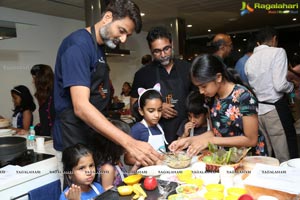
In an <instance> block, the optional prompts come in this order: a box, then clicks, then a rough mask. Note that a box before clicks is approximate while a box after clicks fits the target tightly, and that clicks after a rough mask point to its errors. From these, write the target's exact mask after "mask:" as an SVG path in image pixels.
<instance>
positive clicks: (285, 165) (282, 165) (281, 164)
mask: <svg viewBox="0 0 300 200" xmlns="http://www.w3.org/2000/svg"><path fill="white" fill-rule="evenodd" d="M280 167H289V166H288V165H287V161H285V162H282V163H280Z"/></svg>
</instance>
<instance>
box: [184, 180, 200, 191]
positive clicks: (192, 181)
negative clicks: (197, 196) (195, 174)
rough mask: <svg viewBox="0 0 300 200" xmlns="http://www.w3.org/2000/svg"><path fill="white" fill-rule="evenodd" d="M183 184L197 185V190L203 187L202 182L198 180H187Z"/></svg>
mask: <svg viewBox="0 0 300 200" xmlns="http://www.w3.org/2000/svg"><path fill="white" fill-rule="evenodd" d="M185 183H188V184H194V185H197V186H198V188H199V189H201V188H202V185H203V180H202V179H199V178H191V179H187V180H186V181H185Z"/></svg>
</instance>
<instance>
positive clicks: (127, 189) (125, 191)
mask: <svg viewBox="0 0 300 200" xmlns="http://www.w3.org/2000/svg"><path fill="white" fill-rule="evenodd" d="M117 189H118V192H119V194H120V195H122V196H125V195H131V193H132V192H133V189H132V186H129V185H123V186H119V187H118V188H117Z"/></svg>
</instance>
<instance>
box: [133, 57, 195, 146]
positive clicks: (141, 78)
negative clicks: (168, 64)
mask: <svg viewBox="0 0 300 200" xmlns="http://www.w3.org/2000/svg"><path fill="white" fill-rule="evenodd" d="M190 67H191V64H190V63H188V62H186V61H183V60H178V59H174V65H173V67H172V69H171V71H170V73H168V72H167V71H166V70H165V68H164V67H163V66H162V65H161V64H160V63H159V62H155V61H154V62H152V63H151V64H149V65H147V66H145V67H143V68H141V69H139V70H138V71H137V72H136V73H135V76H134V80H133V84H132V90H131V97H133V98H138V96H139V95H138V92H137V90H138V88H140V87H141V88H145V89H148V88H153V86H154V85H155V84H156V83H158V82H160V84H161V93H162V96H163V101H164V102H165V98H166V96H167V95H168V94H166V93H168V92H167V91H170V90H172V92H173V93H174V94H175V95H174V96H175V98H174V99H175V102H176V103H174V105H175V109H176V110H177V112H178V116H177V117H175V118H172V119H164V118H162V119H161V120H160V122H159V123H160V124H161V126H162V127H163V129H164V132H165V136H166V139H167V141H168V142H169V144H170V143H171V142H172V141H174V140H176V139H177V135H176V132H177V129H178V127H179V125H180V123H181V121H182V120H183V119H185V118H186V117H187V113H186V111H185V101H186V97H187V95H188V94H189V93H190V91H191V90H193V89H195V87H194V86H193V84H192V82H191V79H190ZM175 90H176V91H175Z"/></svg>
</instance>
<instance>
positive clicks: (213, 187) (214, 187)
mask: <svg viewBox="0 0 300 200" xmlns="http://www.w3.org/2000/svg"><path fill="white" fill-rule="evenodd" d="M206 190H207V191H208V192H220V193H223V192H224V185H222V184H214V183H213V184H208V185H207V186H206Z"/></svg>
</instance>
